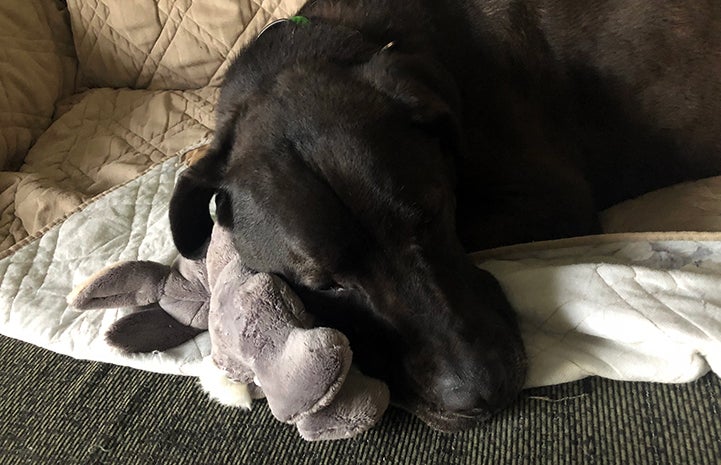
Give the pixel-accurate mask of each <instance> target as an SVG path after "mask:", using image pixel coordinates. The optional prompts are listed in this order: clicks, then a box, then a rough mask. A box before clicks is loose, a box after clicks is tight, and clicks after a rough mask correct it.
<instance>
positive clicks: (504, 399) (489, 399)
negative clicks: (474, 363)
mask: <svg viewBox="0 0 721 465" xmlns="http://www.w3.org/2000/svg"><path fill="white" fill-rule="evenodd" d="M511 391H514V390H513V389H511V390H510V391H509V386H508V383H507V376H506V374H505V371H504V370H502V369H499V368H497V367H493V368H491V369H489V368H488V367H484V368H483V369H482V370H479V371H476V372H471V373H469V372H465V373H464V374H463V375H461V374H459V373H458V372H455V371H451V372H446V373H444V374H442V375H441V376H439V377H438V378H437V380H436V386H435V393H436V395H437V396H438V401H439V402H438V403H439V404H440V405H441V406H442V408H443V409H444V410H447V411H451V412H459V413H460V412H466V413H469V414H471V413H477V414H483V413H492V412H494V411H496V410H498V409H500V408H501V407H503V406H504V405H505V404H506V403H508V401H509V400H510V398H511V397H512V396H513V395H515V392H511Z"/></svg>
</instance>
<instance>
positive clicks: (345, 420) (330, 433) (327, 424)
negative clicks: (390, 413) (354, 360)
mask: <svg viewBox="0 0 721 465" xmlns="http://www.w3.org/2000/svg"><path fill="white" fill-rule="evenodd" d="M389 402H390V392H389V391H388V386H387V385H386V384H385V383H383V382H382V381H379V380H377V379H374V378H369V377H367V376H365V375H363V374H362V373H361V372H360V371H358V370H357V369H355V368H352V369H351V371H350V372H349V373H348V376H347V377H346V380H345V383H344V384H343V388H342V389H341V390H340V392H339V393H338V394H337V395H336V397H335V398H334V399H333V402H331V404H330V405H328V406H327V407H325V408H323V409H321V410H319V411H318V412H316V413H314V414H312V415H308V416H306V417H304V418H303V419H301V420H300V421H299V422H298V423H296V426H297V428H298V432H299V433H300V435H301V437H303V439H305V440H307V441H324V440H333V439H345V438H350V437H353V436H356V435H358V434H360V433H363V432H364V431H367V430H369V429H370V428H371V427H373V425H375V424H376V423H377V422H378V420H380V418H381V416H383V413H384V412H385V411H386V409H387V408H388V403H389Z"/></svg>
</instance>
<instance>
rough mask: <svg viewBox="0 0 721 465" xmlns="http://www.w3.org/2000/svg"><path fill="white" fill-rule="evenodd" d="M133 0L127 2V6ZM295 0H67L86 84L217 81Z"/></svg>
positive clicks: (189, 85) (168, 85)
mask: <svg viewBox="0 0 721 465" xmlns="http://www.w3.org/2000/svg"><path fill="white" fill-rule="evenodd" d="M131 3H132V5H131ZM303 3H304V1H301V0H136V1H134V2H128V1H127V0H69V1H68V5H69V7H70V12H71V18H72V25H73V33H74V37H75V44H76V47H77V53H78V59H79V62H80V69H81V75H82V79H81V83H82V85H84V86H87V87H106V86H107V87H131V88H135V89H144V88H147V89H197V88H200V87H203V86H207V85H211V86H217V85H219V84H220V83H221V80H222V77H223V74H224V72H225V69H226V67H227V66H228V57H229V56H232V55H234V54H235V53H237V52H238V50H239V49H240V48H241V47H242V46H244V45H245V44H247V43H248V42H249V41H250V40H252V39H254V38H255V37H256V36H257V35H258V32H259V31H260V29H262V27H263V26H264V25H265V24H266V23H268V22H269V21H271V20H273V19H276V18H279V17H287V16H291V15H292V14H294V13H295V12H296V11H297V10H298V8H300V6H301V5H302V4H303Z"/></svg>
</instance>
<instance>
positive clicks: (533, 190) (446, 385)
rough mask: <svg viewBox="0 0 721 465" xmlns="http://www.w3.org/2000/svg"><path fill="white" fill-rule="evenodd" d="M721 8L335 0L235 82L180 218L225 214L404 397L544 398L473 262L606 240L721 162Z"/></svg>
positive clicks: (417, 408)
mask: <svg viewBox="0 0 721 465" xmlns="http://www.w3.org/2000/svg"><path fill="white" fill-rule="evenodd" d="M720 5H721V4H719V3H718V2H711V1H702V2H692V3H689V2H681V1H668V2H656V1H652V0H628V1H626V2H609V1H605V0H580V1H578V0H566V1H563V0H527V1H503V0H498V1H495V0H488V1H480V0H476V1H470V0H468V1H462V0H458V1H438V0H405V1H402V0H391V1H388V0H365V1H364V0H332V1H331V0H317V1H313V2H310V3H309V4H308V6H306V7H305V8H303V9H302V11H301V12H300V13H299V15H301V16H302V17H303V18H304V20H303V21H284V22H278V23H275V24H273V25H272V26H271V27H269V28H267V29H266V30H264V31H263V33H262V34H261V35H260V36H259V37H258V39H257V40H256V41H255V42H254V43H252V44H251V45H250V46H249V47H248V48H247V49H246V50H245V51H243V52H242V53H241V54H240V56H239V57H238V58H237V59H236V60H235V62H234V64H233V66H232V67H231V68H230V69H229V71H228V74H227V77H226V82H225V85H224V87H223V90H222V93H221V97H220V102H219V109H218V122H217V132H216V135H215V139H214V141H213V144H212V148H211V150H210V152H209V154H208V155H207V156H206V157H205V158H203V159H202V160H200V161H199V162H198V163H197V164H196V165H194V166H193V167H192V168H190V169H189V170H188V171H186V172H185V173H184V174H183V176H182V178H181V180H180V182H179V184H178V187H177V188H176V192H175V195H174V197H173V205H172V206H171V224H172V229H173V235H174V238H175V240H176V244H177V246H178V248H179V250H180V251H181V252H182V253H183V254H184V255H188V256H192V255H193V254H194V253H196V252H197V250H198V249H199V248H200V247H201V246H202V244H203V243H204V241H205V240H206V239H207V237H208V235H209V233H210V228H211V225H212V222H211V220H210V217H209V213H208V204H209V202H210V200H211V198H212V197H213V196H215V199H216V202H217V215H218V221H219V223H220V224H222V225H223V226H226V227H230V228H232V230H233V233H234V244H235V247H236V248H237V249H238V251H239V252H240V254H241V256H242V258H243V261H244V263H246V264H247V265H248V266H250V267H252V268H254V269H256V270H258V271H263V272H272V273H277V274H278V275H280V276H282V277H283V278H285V279H286V280H287V281H288V282H289V283H290V284H291V285H292V286H293V287H294V289H295V290H296V291H297V292H298V294H299V295H300V296H301V297H302V299H303V301H304V303H305V304H306V306H307V308H308V309H309V311H311V312H313V313H315V314H316V315H317V316H318V317H319V319H320V321H321V322H322V323H323V324H324V325H330V326H333V327H336V328H339V329H341V330H342V331H343V332H344V333H345V334H346V335H347V336H348V337H349V339H350V341H351V344H352V348H353V351H354V357H355V360H356V361H357V362H358V363H359V366H360V368H361V369H362V370H363V371H364V372H365V373H366V374H369V375H372V376H376V377H379V378H381V379H383V380H384V381H386V382H387V383H388V384H389V386H390V388H391V393H392V396H393V399H394V401H395V402H396V403H397V404H398V405H401V406H403V407H405V408H407V409H409V410H410V411H412V412H414V413H415V414H417V415H418V416H419V417H420V418H422V419H423V420H424V421H426V422H427V423H429V424H430V425H432V426H434V427H437V428H440V429H446V430H456V429H460V428H465V427H468V426H471V425H473V424H474V423H476V422H478V421H480V420H483V419H486V418H488V417H489V415H491V414H492V413H494V412H496V411H498V410H499V409H501V408H503V407H504V406H506V405H508V404H509V403H510V402H511V401H512V400H513V399H514V398H515V397H516V395H517V394H518V392H519V390H520V389H521V387H522V386H523V382H524V376H525V366H526V364H525V356H524V350H523V343H522V341H521V339H520V336H519V331H518V327H517V324H516V321H515V318H514V315H513V311H512V309H511V308H510V306H509V304H508V302H507V300H506V297H505V296H504V294H503V291H502V289H501V288H500V286H499V285H498V283H497V282H496V281H495V279H494V278H493V277H492V276H491V275H489V274H488V273H486V272H484V271H481V270H479V269H477V268H475V267H474V266H473V265H472V264H471V262H470V261H469V259H468V258H467V256H466V253H467V252H469V251H473V250H477V249H480V248H487V247H493V246H499V245H505V244H511V243H517V242H523V241H533V240H541V239H551V238H559V237H565V236H571V235H579V234H590V233H594V232H596V231H597V230H598V220H597V212H598V211H599V210H600V209H602V208H605V207H607V206H609V205H611V204H612V203H614V202H618V201H620V200H622V199H626V198H629V197H633V196H636V195H638V194H641V193H643V192H646V191H649V190H651V189H654V188H658V187H661V186H664V185H668V184H671V183H674V182H678V181H681V180H684V179H691V178H698V177H702V176H707V175H711V174H716V173H719V172H720V171H721V169H720V168H721V137H720V136H719V134H721V111H718V110H719V108H721V105H720V104H721V79H719V76H721V6H720Z"/></svg>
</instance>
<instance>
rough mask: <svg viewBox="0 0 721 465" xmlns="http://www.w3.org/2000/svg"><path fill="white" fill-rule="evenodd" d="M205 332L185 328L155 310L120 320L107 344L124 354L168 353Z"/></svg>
mask: <svg viewBox="0 0 721 465" xmlns="http://www.w3.org/2000/svg"><path fill="white" fill-rule="evenodd" d="M201 332H203V331H202V330H199V329H196V328H191V327H190V326H185V325H183V324H181V323H179V322H178V321H177V320H175V319H174V318H173V317H172V316H170V315H169V314H167V313H166V312H165V311H164V310H163V309H162V308H160V307H158V306H153V307H150V308H148V309H143V310H141V311H139V312H137V313H131V314H129V315H126V316H124V317H123V318H121V319H119V320H118V321H116V322H115V323H113V324H112V326H110V328H109V329H108V331H107V332H106V333H105V340H106V341H107V342H108V344H110V345H111V346H113V347H116V348H118V349H120V350H122V351H124V352H129V353H137V352H153V351H155V350H160V351H163V350H168V349H172V348H173V347H177V346H179V345H180V344H182V343H184V342H186V341H189V340H190V339H192V338H194V337H195V336H197V335H198V334H200V333H201Z"/></svg>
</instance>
